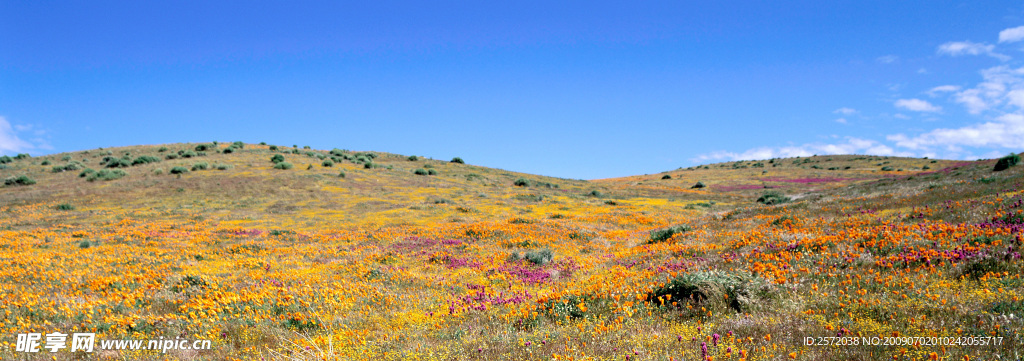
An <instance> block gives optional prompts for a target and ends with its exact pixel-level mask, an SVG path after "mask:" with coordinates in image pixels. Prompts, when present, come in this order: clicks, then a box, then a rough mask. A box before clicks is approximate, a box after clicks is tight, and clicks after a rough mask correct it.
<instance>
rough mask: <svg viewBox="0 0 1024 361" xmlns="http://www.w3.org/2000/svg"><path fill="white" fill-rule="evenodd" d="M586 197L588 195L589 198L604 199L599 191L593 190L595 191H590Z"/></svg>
mask: <svg viewBox="0 0 1024 361" xmlns="http://www.w3.org/2000/svg"><path fill="white" fill-rule="evenodd" d="M587 195H589V196H591V197H597V198H601V197H604V193H601V191H599V190H596V189H595V190H592V191H590V193H588V194H587Z"/></svg>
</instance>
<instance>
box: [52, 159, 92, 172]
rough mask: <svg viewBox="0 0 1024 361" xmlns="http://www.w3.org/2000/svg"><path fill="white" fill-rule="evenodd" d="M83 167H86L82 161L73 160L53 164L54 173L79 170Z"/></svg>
mask: <svg viewBox="0 0 1024 361" xmlns="http://www.w3.org/2000/svg"><path fill="white" fill-rule="evenodd" d="M82 168H84V166H82V163H79V162H71V163H68V164H65V165H55V166H53V172H54V173H60V172H68V171H74V170H79V169H82Z"/></svg>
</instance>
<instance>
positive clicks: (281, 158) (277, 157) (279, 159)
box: [270, 154, 284, 164]
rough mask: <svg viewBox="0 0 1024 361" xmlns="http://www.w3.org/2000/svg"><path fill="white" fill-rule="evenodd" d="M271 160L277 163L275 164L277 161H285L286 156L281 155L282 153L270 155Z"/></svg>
mask: <svg viewBox="0 0 1024 361" xmlns="http://www.w3.org/2000/svg"><path fill="white" fill-rule="evenodd" d="M270 162H272V163H275V164H276V163H281V162H284V156H283V155H280V154H274V156H273V157H270Z"/></svg>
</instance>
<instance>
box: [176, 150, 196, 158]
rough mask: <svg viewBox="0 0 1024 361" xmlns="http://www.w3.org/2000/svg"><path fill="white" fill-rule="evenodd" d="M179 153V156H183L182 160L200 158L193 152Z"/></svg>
mask: <svg viewBox="0 0 1024 361" xmlns="http://www.w3.org/2000/svg"><path fill="white" fill-rule="evenodd" d="M179 153H180V154H179V155H181V157H182V158H192V157H197V156H199V155H198V154H197V153H194V152H192V151H191V150H186V151H179Z"/></svg>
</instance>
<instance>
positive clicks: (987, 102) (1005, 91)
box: [953, 65, 1024, 114]
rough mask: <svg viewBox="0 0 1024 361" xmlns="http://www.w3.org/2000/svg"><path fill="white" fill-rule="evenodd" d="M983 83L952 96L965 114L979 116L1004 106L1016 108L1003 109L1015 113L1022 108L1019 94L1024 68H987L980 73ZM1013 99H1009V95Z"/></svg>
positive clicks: (1022, 85) (1023, 80)
mask: <svg viewBox="0 0 1024 361" xmlns="http://www.w3.org/2000/svg"><path fill="white" fill-rule="evenodd" d="M981 76H982V79H983V81H982V82H981V83H978V85H977V86H975V87H974V88H970V89H964V90H962V91H958V92H956V93H955V94H954V96H953V100H954V101H956V102H957V103H960V104H963V106H964V107H966V108H967V112H969V113H971V114H980V113H981V112H984V111H987V110H993V109H995V110H998V109H1000V107H1003V106H1005V105H1011V106H1016V107H1017V109H1005V108H1004V109H1003V110H1004V111H1011V112H1012V111H1015V110H1020V109H1022V108H1024V102H1020V101H1018V100H1020V98H1019V97H1020V92H1016V93H1015V92H1014V91H1016V90H1024V67H1022V68H1017V69H1013V68H1010V67H1008V66H1005V65H1002V66H997V67H992V68H988V69H985V70H982V71H981ZM1011 93H1012V94H1013V95H1012V96H1013V97H1014V98H1010V97H1011V95H1010V94H1011Z"/></svg>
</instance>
